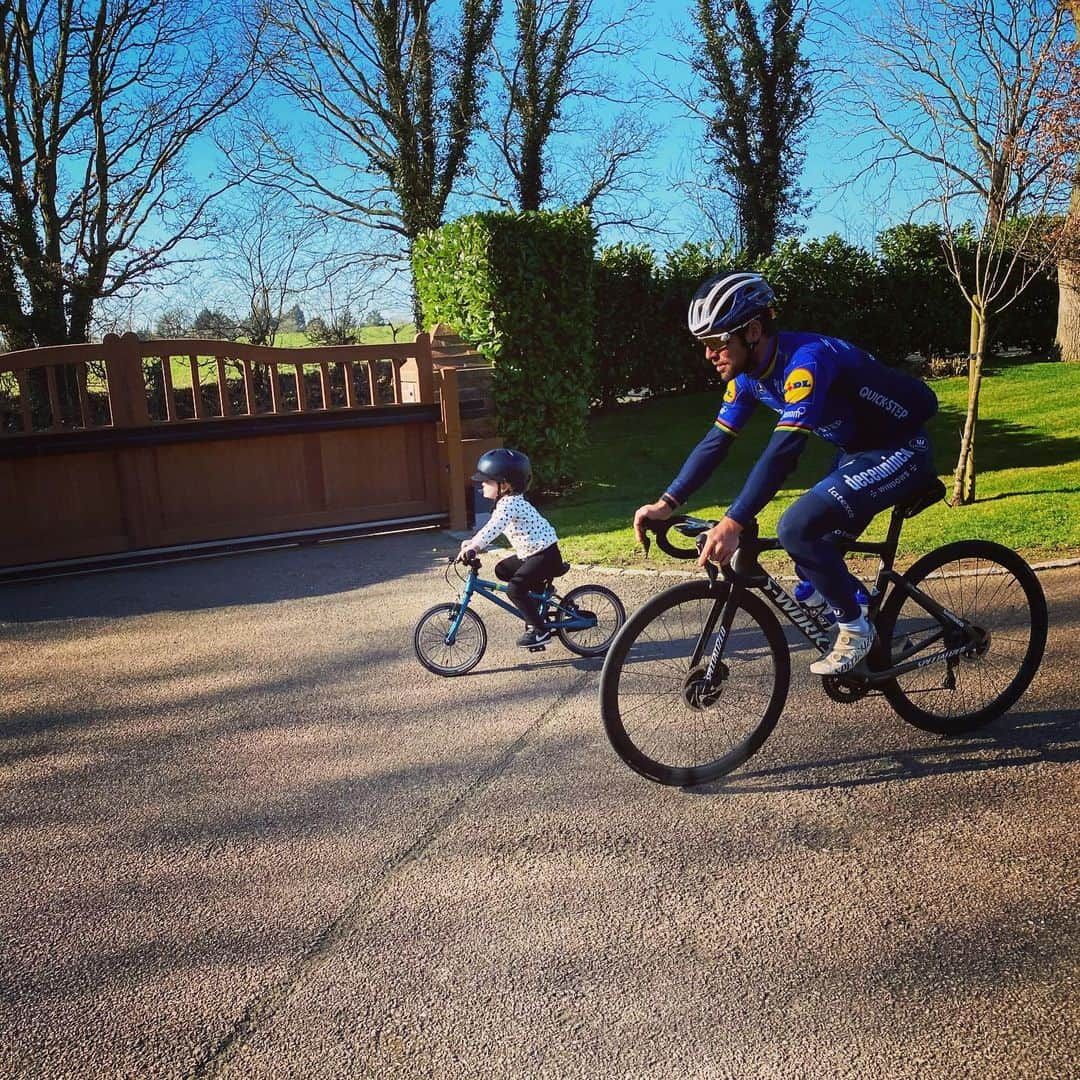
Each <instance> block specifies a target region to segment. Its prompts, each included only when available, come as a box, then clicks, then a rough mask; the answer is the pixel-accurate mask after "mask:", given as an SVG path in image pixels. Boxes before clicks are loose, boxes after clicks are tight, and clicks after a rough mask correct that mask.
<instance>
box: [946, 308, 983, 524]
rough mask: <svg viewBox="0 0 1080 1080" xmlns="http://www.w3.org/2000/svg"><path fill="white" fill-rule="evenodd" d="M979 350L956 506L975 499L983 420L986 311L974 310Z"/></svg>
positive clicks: (971, 367) (972, 370) (971, 373)
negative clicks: (979, 429)
mask: <svg viewBox="0 0 1080 1080" xmlns="http://www.w3.org/2000/svg"><path fill="white" fill-rule="evenodd" d="M971 316H972V333H973V336H975V338H976V346H975V350H974V351H973V352H972V354H971V358H970V359H969V360H968V404H967V415H966V416H965V417H964V432H963V435H962V436H961V437H960V457H959V458H958V459H957V462H956V472H955V473H954V475H953V497H952V503H953V506H967V505H969V504H970V503H973V502H974V501H975V426H976V424H977V423H978V419H979V390H980V389H981V388H982V370H983V360H984V359H985V357H986V342H987V322H986V312H985V311H982V312H980V311H977V310H976V309H975V308H974V307H973V308H972V309H971Z"/></svg>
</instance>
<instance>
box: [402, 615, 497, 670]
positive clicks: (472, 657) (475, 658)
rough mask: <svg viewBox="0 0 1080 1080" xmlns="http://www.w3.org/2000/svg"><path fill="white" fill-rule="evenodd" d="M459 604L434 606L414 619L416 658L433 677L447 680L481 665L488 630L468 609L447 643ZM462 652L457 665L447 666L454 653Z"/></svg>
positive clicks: (449, 664)
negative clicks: (452, 640)
mask: <svg viewBox="0 0 1080 1080" xmlns="http://www.w3.org/2000/svg"><path fill="white" fill-rule="evenodd" d="M460 607H461V605H460V604H436V605H435V606H434V607H433V608H428V610H427V611H425V612H424V614H423V615H421V616H420V618H419V619H418V620H417V623H416V629H415V630H413V649H414V651H415V652H416V658H417V659H418V660H419V661H420V663H421V664H423V665H424V667H426V668H427V669H428V671H433V672H434V673H435V674H436V675H444V676H447V677H450V676H453V675H464V674H465V673H466V672H467V671H472V669H473V668H474V667H476V665H477V664H479V663H480V659H481V657H483V655H484V650H485V649H486V648H487V627H486V626H485V625H484V620H483V619H481V618H480V616H479V615H477V614H476V612H475V611H473V610H472V609H471V608H466V609H465V613H464V615H463V616H462V619H461V624H460V625H459V626H458V632H457V637H456V638H455V640H454V644H453V645H447V644H446V632H447V630H449V629H450V623H451V622H453V620H454V619H455V618H456V617H457V613H458V611H459V609H460ZM458 648H461V649H463V650H465V651H464V652H463V653H462V654H461V655H462V656H463V659H461V660H459V661H458V662H457V663H453V664H451V663H447V662H445V661H448V660H450V659H451V657H452V656H453V650H455V649H458Z"/></svg>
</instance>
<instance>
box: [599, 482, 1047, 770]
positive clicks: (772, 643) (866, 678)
mask: <svg viewBox="0 0 1080 1080" xmlns="http://www.w3.org/2000/svg"><path fill="white" fill-rule="evenodd" d="M944 494H945V487H944V485H943V484H942V483H941V481H940V480H935V482H934V484H933V485H932V486H931V487H930V488H928V489H927V490H926V491H924V492H922V493H921V494H920V495H919V496H916V497H914V498H912V499H910V500H909V501H907V502H906V503H903V504H901V505H899V506H897V507H895V508H894V509H893V511H892V516H891V518H890V521H889V530H888V534H887V536H886V539H885V541H884V543H864V542H862V541H859V540H854V541H844V542H843V548H842V549H843V550H844V551H853V552H858V553H865V554H871V555H877V556H878V557H879V559H880V560H881V561H880V566H879V569H878V574H877V579H876V582H875V585H874V588H873V589H872V590H871V592H870V602H869V610H868V618H869V619H870V621H871V623H872V624H873V625H874V628H875V631H876V635H877V636H876V641H875V645H874V648H873V650H872V651H871V653H870V656H869V657H868V658H867V659H866V660H865V661H863V662H862V663H861V664H860V665H858V666H857V667H856V668H854V669H853V670H851V671H850V672H847V673H846V674H844V675H826V676H823V677H822V682H823V684H824V689H825V692H826V693H827V694H828V696H829V697H830V698H832V699H833V700H834V701H838V702H843V703H847V704H850V703H853V702H857V701H861V700H862V699H863V698H865V697H866V696H867V695H868V694H881V695H883V696H884V697H885V698H886V700H887V701H888V702H889V704H890V705H892V707H893V708H894V709H895V710H896V712H897V713H899V715H900V716H901V717H902V718H903V719H904V720H906V721H908V722H909V723H911V724H914V725H915V726H916V727H919V728H922V729H923V730H924V731H930V732H935V733H937V734H941V735H960V734H963V733H965V732H970V731H973V730H974V729H976V728H978V727H980V726H982V725H983V724H986V723H988V722H989V721H991V720H993V719H994V718H995V717H998V716H1000V715H1001V714H1002V713H1004V712H1005V711H1006V710H1007V709H1009V708H1010V707H1011V706H1012V705H1014V704H1015V703H1016V701H1017V699H1018V698H1019V697H1020V695H1021V694H1022V693H1023V692H1024V691H1025V690H1026V689H1027V687H1028V685H1029V684H1030V683H1031V680H1032V678H1033V677H1034V675H1035V672H1036V671H1037V670H1038V667H1039V662H1040V661H1041V660H1042V655H1043V650H1044V648H1045V646H1046V630H1047V615H1046V598H1045V597H1044V595H1043V590H1042V586H1041V585H1040V584H1039V579H1038V578H1037V577H1036V576H1035V572H1034V571H1033V570H1032V569H1031V567H1030V566H1028V564H1027V563H1026V562H1025V561H1024V560H1023V559H1022V558H1021V557H1020V556H1019V555H1018V554H1017V553H1016V552H1015V551H1012V550H1011V549H1010V548H1006V547H1002V546H1001V545H1000V544H995V543H991V542H989V541H986V540H959V541H956V542H955V543H950V544H945V545H944V546H942V547H939V548H937V549H935V550H934V551H931V552H930V553H929V554H928V555H924V556H923V557H922V558H920V559H919V560H918V561H916V562H915V563H914V565H912V566H911V567H910V569H908V570H907V571H906V572H905V573H902V574H901V573H898V572H897V571H896V570H894V569H893V564H894V561H895V557H896V547H897V543H898V541H899V539H900V531H901V528H902V526H903V522H904V520H905V519H906V518H911V517H914V516H915V515H916V514H918V513H921V512H922V511H923V510H925V509H926V508H927V507H929V506H932V505H933V504H934V503H936V502H938V501H939V500H940V499H941V498H943V497H944ZM650 524H652V523H650ZM714 524H715V522H713V521H706V520H703V519H700V518H692V517H686V516H676V517H672V518H670V519H669V520H668V521H666V522H658V523H656V526H655V528H654V531H655V532H656V534H657V544H658V546H659V547H660V548H661V549H662V550H664V551H666V552H668V554H670V555H674V556H676V557H679V558H696V557H697V554H698V550H699V546H700V543H701V542H703V538H704V534H705V533H706V532H707V531H708V530H709V529H710V528H711V527H712V526H713V525H714ZM670 533H678V534H681V535H682V536H684V537H687V538H689V539H691V540H695V541H697V543H696V544H695V546H693V547H683V546H678V545H677V544H675V543H672V539H671V535H670ZM779 547H780V544H779V542H778V541H777V540H775V539H766V538H761V537H759V535H758V530H757V523H756V522H752V523H750V525H748V526H747V527H746V528H745V529H744V530H743V532H742V535H741V537H740V543H739V548H738V551H737V552H736V554H735V557H734V558H733V559H732V561H731V565H730V566H727V567H724V569H723V571H722V573H721V572H720V570H719V569H718V568H717V567H716V566H714V565H712V564H711V563H710V564H709V565H708V566H707V567H706V572H707V577H705V578H699V579H697V580H693V581H687V582H684V583H681V584H678V585H673V586H672V587H671V588H669V589H665V590H664V591H663V592H660V593H657V595H655V596H654V597H652V598H651V599H650V600H648V601H647V602H646V603H645V604H644V605H642V607H641V608H639V609H638V610H637V611H636V612H634V614H633V615H631V617H630V618H629V619H628V620H627V621H626V623H625V624H624V626H623V627H622V629H621V630H620V631H619V633H618V635H617V636H616V638H615V640H614V641H613V642H612V643H611V648H610V650H609V652H608V655H607V659H606V661H605V663H604V670H603V673H602V675H601V678H600V710H601V714H602V716H603V720H604V728H605V730H606V731H607V735H608V738H609V739H610V740H611V744H612V746H613V747H614V748H615V751H616V753H618V755H619V756H620V757H621V758H622V759H623V761H625V762H626V764H627V765H629V766H630V767H631V768H632V769H634V770H636V771H637V772H639V773H641V775H642V776H646V777H648V778H649V779H650V780H655V781H657V782H658V783H661V784H672V785H676V786H691V785H694V784H703V783H707V782H709V781H711V780H715V779H717V778H718V777H720V776H723V775H724V774H726V773H729V772H731V771H732V770H733V769H735V768H737V767H738V766H739V765H741V764H742V763H743V762H745V761H746V760H747V758H749V757H750V756H751V755H752V754H753V753H755V752H756V751H757V750H758V749H759V748H760V747H761V745H762V743H764V742H765V740H766V739H767V738H768V736H769V733H770V732H771V731H772V730H773V728H774V727H775V726H776V722H777V720H778V719H779V717H780V714H781V712H782V711H783V708H784V703H785V701H786V700H787V694H788V688H789V685H790V681H791V657H790V651H789V646H788V642H787V639H786V638H785V636H784V631H783V629H782V627H781V625H780V621H779V619H778V618H777V616H776V615H775V614H774V613H773V611H774V610H775V611H776V612H779V613H780V614H781V615H783V616H784V617H785V618H787V619H788V620H789V621H790V622H791V623H792V624H793V625H794V626H795V627H796V628H797V629H798V630H799V631H800V632H801V633H802V635H803V636H804V637H805V638H806V639H807V640H808V641H809V642H810V644H811V645H813V646H814V647H815V648H816V649H818V650H819V651H820V652H821V653H823V654H824V653H826V652H828V651H829V650H830V648H831V647H832V634H831V633H830V630H831V627H830V625H829V623H828V622H826V621H825V619H824V618H823V617H822V613H820V612H814V611H812V610H810V609H808V608H805V607H803V606H802V605H801V604H799V603H798V602H797V601H796V600H794V599H793V598H792V597H791V596H789V595H788V593H787V592H786V591H785V590H784V588H783V587H782V586H781V585H780V584H779V583H778V582H777V581H776V579H775V578H773V577H772V576H771V575H770V574H769V573H767V572H766V571H765V570H764V569H763V568H762V566H761V565H760V563H759V562H758V556H759V554H760V553H761V552H763V551H772V550H776V549H778V548H779ZM766 601H768V603H766ZM770 605H771V607H770Z"/></svg>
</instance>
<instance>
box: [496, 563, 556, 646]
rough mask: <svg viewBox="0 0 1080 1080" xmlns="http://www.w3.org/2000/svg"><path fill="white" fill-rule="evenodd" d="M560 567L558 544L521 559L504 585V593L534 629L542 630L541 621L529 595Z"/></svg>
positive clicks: (534, 603) (534, 602)
mask: <svg viewBox="0 0 1080 1080" xmlns="http://www.w3.org/2000/svg"><path fill="white" fill-rule="evenodd" d="M561 567H562V555H561V554H560V553H559V546H558V544H552V545H551V546H550V547H547V548H544V550H543V551H538V552H537V553H536V554H535V555H530V556H529V557H528V558H527V559H522V560H521V562H520V565H519V566H518V568H517V569H516V570H515V571H514V573H513V575H512V576H511V577H510V578H509V580H508V581H507V583H506V593H507V595H508V596H509V597H510V599H511V600H512V601H513V602H514V604H515V605H516V606H517V607H518V609H519V610H520V611H521V613H522V614H523V615H524V616H525V621H526V622H527V623H528V624H529V625H530V626H531V627H533V628H534V629H536V630H541V629H543V619H541V618H540V609H539V607H538V606H537V603H536V601H535V600H534V599H533V598H532V597H531V596H530V595H529V593H530V592H531V591H533V590H534V589H536V588H537V587H538V586H539V585H540V584H541V582H543V581H544V580H545V579H547V578H549V577H553V576H554V575H555V574H556V573H558V571H559V570H560V568H561Z"/></svg>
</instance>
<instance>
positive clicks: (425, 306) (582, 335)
mask: <svg viewBox="0 0 1080 1080" xmlns="http://www.w3.org/2000/svg"><path fill="white" fill-rule="evenodd" d="M595 242H596V231H595V229H594V227H593V225H592V222H591V220H590V218H589V215H588V213H587V212H586V211H584V210H564V211H556V212H547V211H540V212H538V213H533V212H529V213H518V214H513V213H494V212H492V213H480V214H471V215H469V216H468V217H464V218H460V219H459V220H457V221H454V222H451V223H450V224H448V225H444V226H443V227H442V228H440V229H435V230H432V231H431V232H428V233H425V234H423V235H422V236H420V237H419V238H418V239H417V241H416V244H415V246H414V248H413V269H414V272H415V276H416V288H417V295H418V296H419V299H420V306H421V308H422V310H423V313H424V325H425V326H426V327H428V328H429V329H430V328H431V327H433V326H434V325H435V324H436V323H440V322H444V323H448V324H449V325H450V326H452V327H453V328H454V329H455V330H456V331H457V332H458V333H459V334H460V335H461V336H462V337H463V338H465V339H466V340H467V341H470V342H472V343H473V344H474V345H475V346H476V347H477V348H478V349H479V350H480V351H481V352H482V353H483V354H484V355H485V356H486V357H488V358H489V359H490V360H491V361H492V362H493V363H494V365H495V372H494V396H495V409H496V420H497V423H498V430H499V434H500V435H501V436H502V437H503V439H504V441H505V443H506V445H507V446H512V447H515V448H516V449H520V450H524V451H525V453H527V454H528V455H529V456H530V458H531V459H532V463H533V473H534V477H535V483H536V485H537V486H538V487H539V488H541V489H543V488H554V487H558V486H559V485H560V484H562V483H563V482H564V481H566V480H567V479H568V478H570V477H572V476H573V473H574V458H575V455H576V453H577V451H578V450H579V449H580V448H581V446H582V445H583V443H584V440H585V422H586V419H587V417H588V408H589V393H590V389H591V388H592V387H593V385H594V374H593V327H594V325H595V322H596V308H595V300H594V296H595V291H594V246H595Z"/></svg>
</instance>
